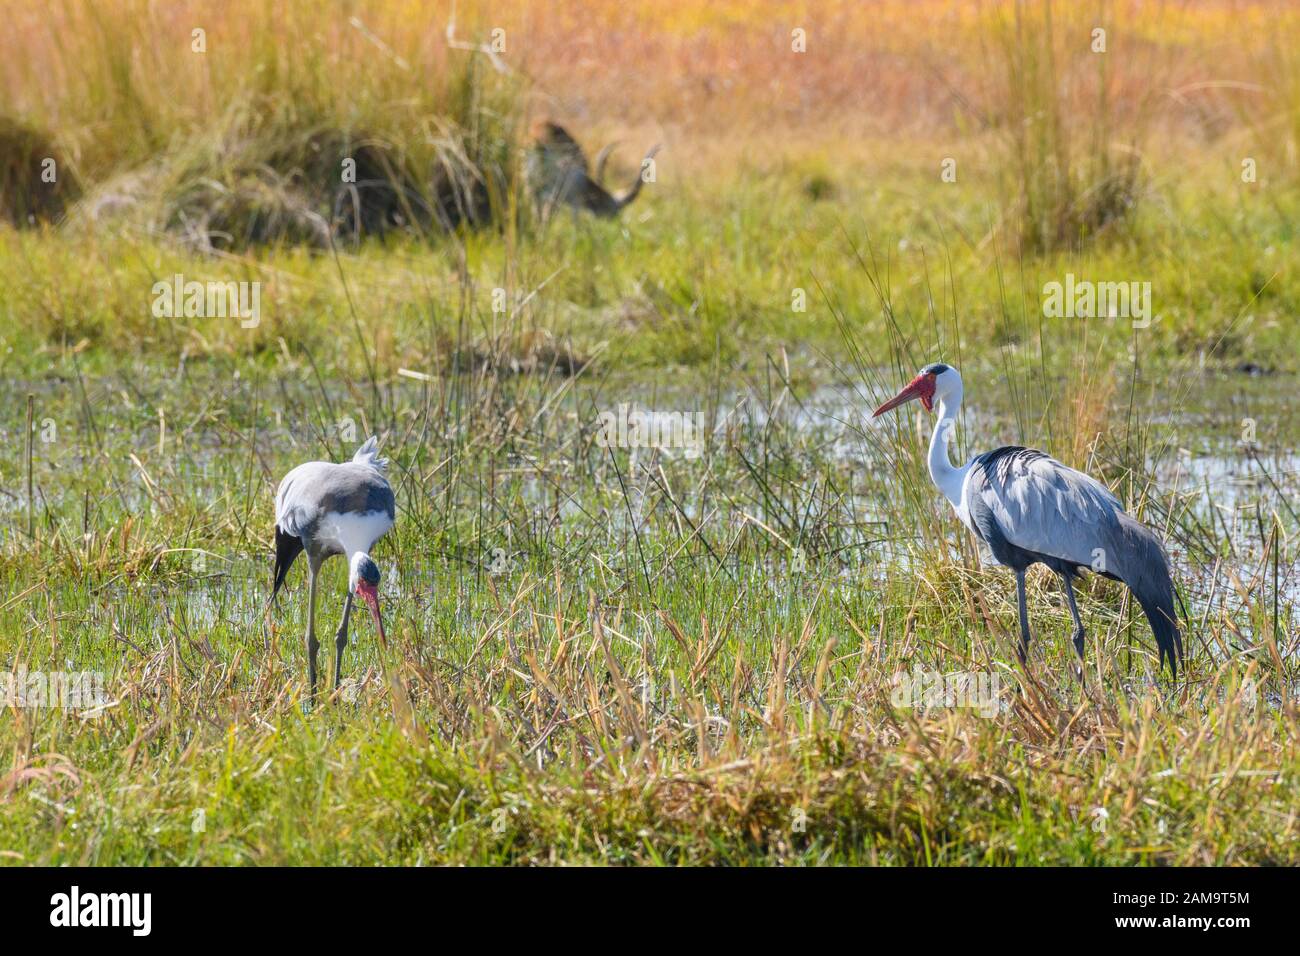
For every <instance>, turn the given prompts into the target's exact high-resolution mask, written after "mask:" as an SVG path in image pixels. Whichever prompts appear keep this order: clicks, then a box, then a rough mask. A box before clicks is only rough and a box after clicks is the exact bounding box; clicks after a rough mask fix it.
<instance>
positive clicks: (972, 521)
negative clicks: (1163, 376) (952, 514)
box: [872, 362, 1183, 680]
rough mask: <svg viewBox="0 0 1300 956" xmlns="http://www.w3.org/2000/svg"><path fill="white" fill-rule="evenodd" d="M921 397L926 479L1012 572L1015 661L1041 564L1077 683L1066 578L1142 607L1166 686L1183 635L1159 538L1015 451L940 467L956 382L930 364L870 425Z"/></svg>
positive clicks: (1053, 463) (1073, 611) (1078, 640)
mask: <svg viewBox="0 0 1300 956" xmlns="http://www.w3.org/2000/svg"><path fill="white" fill-rule="evenodd" d="M913 399H920V401H921V404H922V405H924V406H925V410H926V411H934V406H935V404H936V402H937V404H938V406H939V418H938V421H936V422H935V426H934V433H933V434H932V435H931V436H930V461H929V465H930V477H931V479H933V481H934V483H935V484H936V485H937V486H938V488H939V490H940V491H941V492H943V496H944V497H945V498H947V499H948V501H949V503H950V504H951V505H952V507H953V510H954V511H956V512H957V517H958V518H959V519H960V520H961V522H962V524H964V525H966V527H968V528H970V530H971V531H972V532H974V534H975V536H976V537H977V538H979V539H980V540H981V541H982V542H984V544H985V545H987V546H988V550H989V551H990V552H991V553H992V555H993V558H994V559H995V561H996V562H997V563H998V564H1001V565H1005V566H1007V567H1009V568H1011V569H1012V570H1013V571H1014V572H1015V573H1016V599H1017V601H1018V603H1019V605H1020V648H1019V653H1020V661H1021V663H1022V664H1023V663H1024V662H1025V655H1026V653H1027V652H1028V650H1029V612H1028V610H1027V608H1026V606H1025V570H1026V569H1027V568H1028V567H1029V566H1030V565H1031V564H1045V565H1047V566H1048V567H1049V568H1051V569H1052V570H1053V571H1055V572H1056V573H1057V574H1058V575H1059V576H1060V578H1061V581H1062V583H1063V584H1064V585H1065V597H1066V600H1067V601H1069V604H1070V615H1071V616H1072V617H1073V618H1074V649H1075V650H1076V651H1077V652H1078V654H1079V669H1078V676H1079V679H1080V680H1082V679H1083V660H1084V657H1083V637H1084V632H1083V623H1082V622H1081V621H1080V620H1079V608H1078V607H1077V606H1076V605H1075V603H1074V586H1073V584H1072V582H1073V579H1074V578H1075V577H1077V576H1078V574H1079V572H1080V571H1085V570H1094V571H1096V572H1097V573H1098V574H1102V575H1105V576H1106V577H1108V578H1111V579H1112V580H1116V581H1122V582H1124V584H1126V585H1128V589H1129V590H1130V591H1132V592H1133V596H1134V597H1135V598H1137V601H1138V603H1139V604H1140V605H1142V610H1143V611H1144V612H1145V613H1146V617H1147V621H1148V622H1149V623H1150V625H1151V631H1152V633H1153V634H1154V635H1155V639H1156V646H1157V648H1158V649H1159V652H1160V666H1161V667H1163V666H1164V664H1165V660H1166V659H1168V661H1169V670H1170V673H1171V674H1172V675H1173V678H1174V680H1177V679H1178V664H1179V662H1180V661H1182V660H1183V643H1182V637H1181V636H1180V635H1179V632H1178V625H1177V623H1176V621H1175V618H1174V584H1173V580H1172V578H1171V577H1170V572H1169V558H1168V556H1167V555H1166V554H1165V550H1164V547H1163V546H1162V545H1161V543H1160V539H1159V538H1157V537H1156V536H1155V534H1153V533H1152V532H1151V530H1150V529H1149V528H1147V527H1146V526H1145V525H1143V524H1141V523H1140V522H1138V521H1136V520H1134V519H1133V518H1131V517H1130V516H1129V515H1128V514H1126V513H1125V511H1124V507H1123V505H1121V504H1120V502H1119V499H1117V498H1116V497H1115V496H1114V495H1113V494H1111V493H1110V491H1109V490H1107V488H1106V487H1105V486H1104V485H1103V484H1101V482H1099V481H1097V480H1096V479H1094V478H1090V477H1088V476H1087V475H1085V474H1083V473H1082V472H1079V471H1075V470H1074V469H1073V468H1068V467H1066V466H1065V465H1063V464H1061V463H1060V462H1059V461H1057V460H1056V459H1054V458H1050V457H1048V456H1047V455H1045V454H1044V453H1043V452H1041V451H1035V450H1033V449H1032V448H1022V447H1020V446H1018V445H1011V446H1006V447H1003V448H997V449H994V450H993V451H990V452H985V453H984V454H982V455H976V456H975V457H973V458H972V459H971V460H970V461H968V462H967V463H966V464H965V465H962V466H961V467H960V468H957V467H954V466H953V465H952V463H951V462H950V461H949V460H948V447H947V443H948V438H949V437H950V435H951V432H952V429H953V427H954V426H955V424H956V421H957V414H958V412H959V411H960V410H961V400H962V384H961V376H960V375H958V374H957V370H956V369H955V368H953V367H952V366H950V365H944V364H943V363H941V362H936V363H934V364H932V365H927V366H926V367H925V368H923V369H921V371H920V372H919V373H917V375H916V377H915V378H914V379H912V381H911V382H909V383H908V384H907V385H906V386H904V387H903V389H902V391H900V392H899V393H898V394H897V395H895V396H894V397H893V398H891V399H890V400H889V401H887V402H885V403H884V404H883V405H881V406H880V407H879V408H877V409H876V411H875V413H874V414H873V415H872V418H878V417H879V416H881V415H883V414H884V413H885V412H887V411H889V410H891V409H894V408H897V407H898V406H899V405H902V404H904V403H905V402H910V401H912V400H913Z"/></svg>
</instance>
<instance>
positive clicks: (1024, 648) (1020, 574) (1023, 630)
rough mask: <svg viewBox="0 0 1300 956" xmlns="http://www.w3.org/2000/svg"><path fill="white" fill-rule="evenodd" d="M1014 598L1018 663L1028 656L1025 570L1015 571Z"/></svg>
mask: <svg viewBox="0 0 1300 956" xmlns="http://www.w3.org/2000/svg"><path fill="white" fill-rule="evenodd" d="M1016 600H1017V601H1018V602H1019V604H1020V651H1019V653H1020V663H1021V664H1023V663H1025V659H1026V658H1027V657H1028V656H1029V608H1028V607H1027V606H1026V604H1025V572H1024V569H1023V568H1022V569H1021V570H1019V571H1017V572H1016Z"/></svg>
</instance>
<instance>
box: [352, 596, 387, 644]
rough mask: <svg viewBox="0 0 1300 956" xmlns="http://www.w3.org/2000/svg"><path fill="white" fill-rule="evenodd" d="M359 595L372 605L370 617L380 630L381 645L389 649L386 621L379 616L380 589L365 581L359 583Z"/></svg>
mask: <svg viewBox="0 0 1300 956" xmlns="http://www.w3.org/2000/svg"><path fill="white" fill-rule="evenodd" d="M357 593H358V594H360V595H361V597H362V598H363V599H364V600H365V602H366V603H367V604H368V605H370V616H371V617H373V618H374V619H375V627H376V628H377V629H378V630H379V643H380V644H382V645H383V646H384V647H387V646H388V637H387V635H386V634H384V619H383V617H381V616H380V614H379V588H377V587H375V585H373V584H368V583H366V582H365V581H358V582H357Z"/></svg>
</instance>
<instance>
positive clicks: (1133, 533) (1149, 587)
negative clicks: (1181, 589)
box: [1116, 515, 1184, 680]
mask: <svg viewBox="0 0 1300 956" xmlns="http://www.w3.org/2000/svg"><path fill="white" fill-rule="evenodd" d="M1120 533H1121V534H1122V536H1123V538H1124V547H1120V548H1117V549H1116V550H1117V552H1118V553H1119V554H1121V555H1124V557H1125V559H1124V561H1123V566H1122V567H1120V568H1118V569H1117V570H1118V571H1119V572H1120V573H1119V575H1118V576H1119V578H1120V579H1121V580H1122V581H1123V582H1124V583H1125V584H1127V585H1128V588H1129V590H1130V591H1132V592H1133V596H1134V597H1135V598H1137V602H1138V604H1140V605H1141V606H1142V611H1143V613H1144V614H1146V618H1147V623H1149V624H1150V625H1151V633H1152V634H1154V635H1155V639H1156V648H1157V650H1158V651H1159V653H1160V666H1161V668H1163V667H1164V666H1165V662H1166V660H1167V661H1168V663H1169V673H1170V674H1171V675H1172V676H1173V679H1174V680H1177V679H1178V665H1179V664H1181V663H1183V661H1184V656H1183V639H1182V634H1181V633H1179V630H1178V618H1177V617H1176V615H1175V611H1174V582H1173V578H1172V576H1171V575H1170V570H1169V557H1168V555H1166V554H1165V549H1164V547H1163V546H1162V545H1161V544H1160V539H1159V538H1157V537H1156V536H1155V535H1154V534H1153V533H1152V532H1151V531H1150V529H1148V528H1146V527H1145V526H1143V525H1142V524H1140V523H1139V522H1137V521H1135V520H1133V519H1132V518H1130V517H1129V516H1128V515H1121V516H1120Z"/></svg>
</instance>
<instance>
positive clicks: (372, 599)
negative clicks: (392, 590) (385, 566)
mask: <svg viewBox="0 0 1300 956" xmlns="http://www.w3.org/2000/svg"><path fill="white" fill-rule="evenodd" d="M348 589H349V590H350V591H351V592H352V593H353V594H356V595H357V596H358V597H360V598H361V599H362V600H363V601H365V602H366V604H367V605H368V606H369V607H370V614H371V616H372V617H373V618H374V619H375V627H376V628H377V629H378V630H379V643H381V644H383V645H385V646H387V645H388V638H387V637H386V636H385V634H384V619H383V618H382V617H380V615H379V565H377V564H375V562H374V559H372V558H371V557H370V555H368V554H366V553H365V552H364V551H358V552H357V553H356V554H354V555H353V556H352V564H351V566H350V569H349V572H348Z"/></svg>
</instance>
